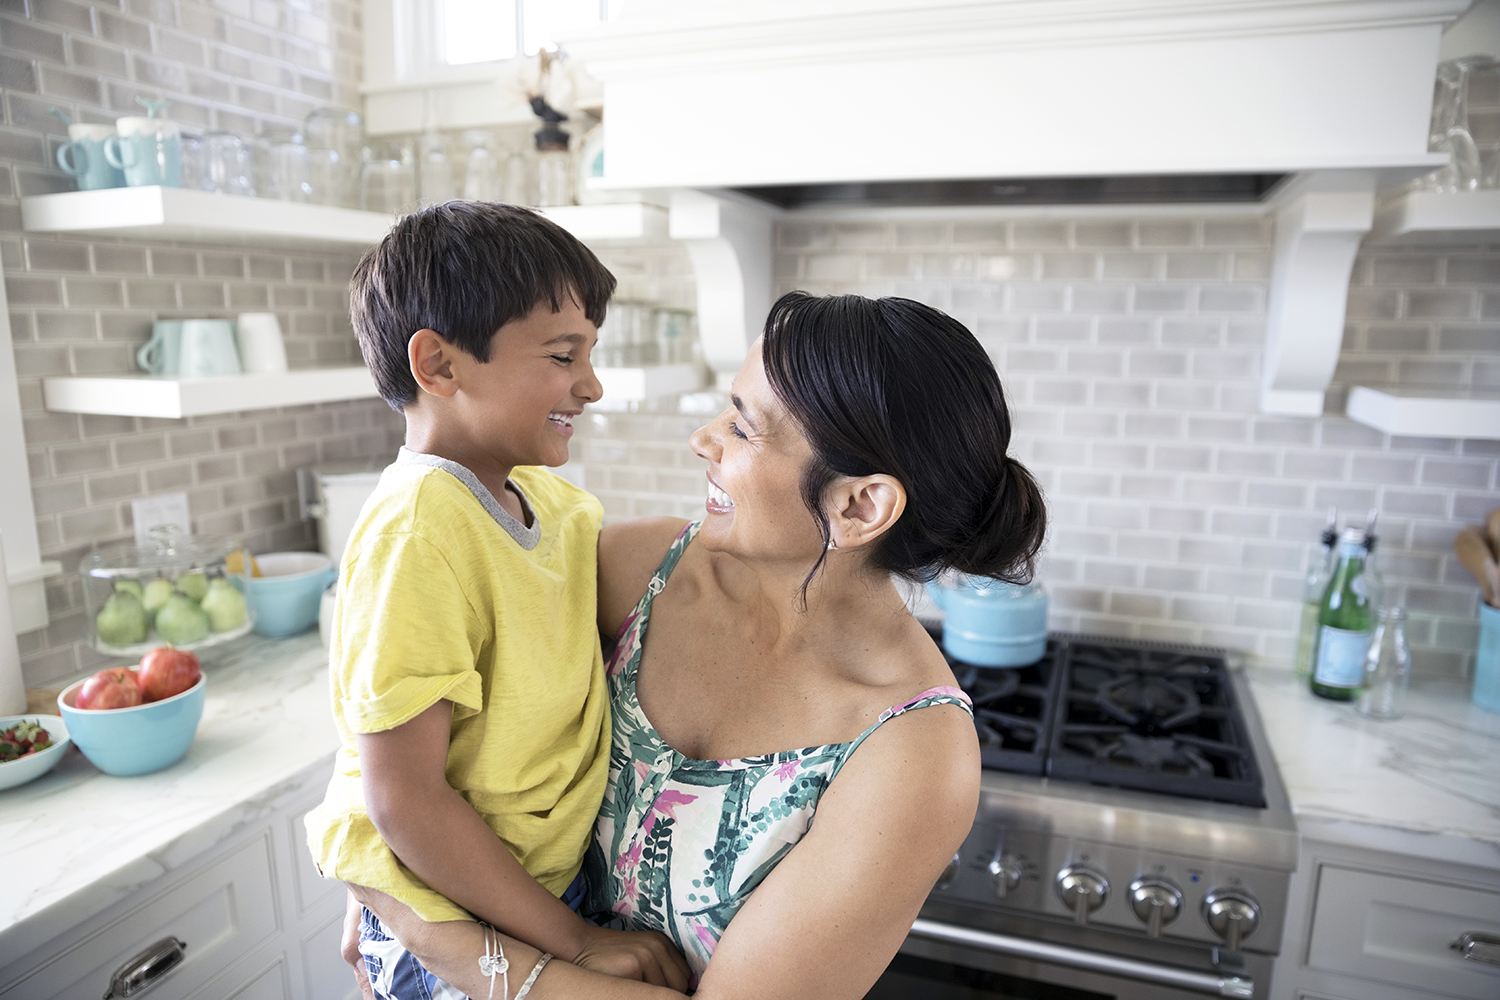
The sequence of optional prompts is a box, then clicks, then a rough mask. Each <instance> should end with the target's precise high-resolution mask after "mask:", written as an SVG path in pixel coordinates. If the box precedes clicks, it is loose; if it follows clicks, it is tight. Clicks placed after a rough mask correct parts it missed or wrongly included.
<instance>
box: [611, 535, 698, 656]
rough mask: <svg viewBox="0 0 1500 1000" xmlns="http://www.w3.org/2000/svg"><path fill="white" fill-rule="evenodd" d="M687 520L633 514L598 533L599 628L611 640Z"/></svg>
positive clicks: (643, 591) (617, 632)
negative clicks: (626, 519) (631, 516)
mask: <svg viewBox="0 0 1500 1000" xmlns="http://www.w3.org/2000/svg"><path fill="white" fill-rule="evenodd" d="M686 525H687V522H686V521H684V520H683V519H682V518H680V517H633V518H631V519H630V520H628V521H619V522H617V523H615V524H611V525H609V526H607V527H605V528H603V529H601V530H600V532H599V631H600V632H601V633H603V634H604V636H605V637H607V638H610V639H613V638H614V637H615V636H616V635H618V634H619V632H620V625H621V624H622V623H624V621H625V616H626V615H628V614H630V612H631V611H633V610H634V609H635V606H636V604H637V603H638V602H639V601H640V599H641V595H642V594H644V593H645V592H646V584H648V583H650V582H651V574H653V573H655V572H656V568H657V567H658V566H660V565H661V560H662V556H665V555H666V554H667V549H669V548H671V547H672V540H673V539H674V538H676V537H677V536H678V534H680V533H681V532H682V529H683V527H684V526H686Z"/></svg>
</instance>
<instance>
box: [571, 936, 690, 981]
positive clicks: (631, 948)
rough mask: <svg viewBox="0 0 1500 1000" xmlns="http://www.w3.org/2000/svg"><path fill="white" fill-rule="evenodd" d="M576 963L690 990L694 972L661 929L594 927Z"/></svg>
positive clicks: (598, 970) (627, 977)
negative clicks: (691, 972)
mask: <svg viewBox="0 0 1500 1000" xmlns="http://www.w3.org/2000/svg"><path fill="white" fill-rule="evenodd" d="M573 964H574V965H578V966H581V967H583V968H585V969H591V970H593V971H594V972H602V973H605V974H606V975H610V976H619V977H620V978H621V979H638V980H640V981H641V982H645V983H650V984H651V985H652V986H665V987H667V988H668V989H673V990H676V991H677V992H678V993H683V992H686V990H687V987H688V977H689V975H690V972H689V969H688V964H687V960H686V959H684V958H683V957H682V952H680V951H678V950H677V946H676V945H674V944H672V942H671V941H670V940H669V939H668V938H667V936H666V935H665V934H662V933H660V932H658V931H612V930H606V929H605V928H603V927H590V928H589V931H588V935H587V937H586V938H585V943H584V946H583V948H582V949H580V950H579V952H578V957H577V958H575V959H574V960H573Z"/></svg>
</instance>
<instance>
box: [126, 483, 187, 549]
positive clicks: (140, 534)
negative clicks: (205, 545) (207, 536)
mask: <svg viewBox="0 0 1500 1000" xmlns="http://www.w3.org/2000/svg"><path fill="white" fill-rule="evenodd" d="M130 516H131V517H132V519H134V521H135V544H137V545H139V546H140V547H142V548H145V547H146V546H148V545H150V544H151V529H152V528H155V527H159V526H161V525H164V524H166V525H172V526H173V527H175V528H177V529H179V530H180V531H181V532H182V537H183V538H187V537H188V536H189V535H191V534H192V533H193V522H192V518H191V517H190V516H189V514H188V501H187V494H186V493H158V494H157V495H156V496H154V497H141V498H140V499H139V500H132V501H130Z"/></svg>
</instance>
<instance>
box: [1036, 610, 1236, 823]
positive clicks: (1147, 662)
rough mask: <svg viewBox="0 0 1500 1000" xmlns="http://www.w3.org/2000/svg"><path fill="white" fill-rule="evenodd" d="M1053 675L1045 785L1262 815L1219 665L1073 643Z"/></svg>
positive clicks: (1166, 652) (1147, 650)
mask: <svg viewBox="0 0 1500 1000" xmlns="http://www.w3.org/2000/svg"><path fill="white" fill-rule="evenodd" d="M1059 669H1060V672H1061V674H1062V676H1063V679H1062V681H1061V683H1060V684H1059V688H1060V692H1059V696H1058V698H1057V705H1056V715H1055V716H1054V718H1053V725H1052V732H1051V744H1050V746H1049V753H1048V761H1047V773H1048V775H1049V776H1050V777H1053V778H1058V779H1067V780H1075V781H1087V782H1090V783H1092V784H1098V785H1107V786H1111V787H1116V788H1132V789H1138V790H1140V791H1148V792H1161V793H1165V794H1168V795H1183V796H1187V797H1190V798H1197V799H1210V800H1215V801H1222V802H1232V803H1235V804H1238V805H1249V806H1256V807H1263V806H1264V805H1265V796H1264V792H1263V791H1262V788H1261V780H1260V772H1259V770H1258V768H1257V767H1256V763H1255V757H1254V754H1253V753H1252V752H1251V749H1250V740H1249V734H1248V732H1247V731H1246V729H1245V724H1244V722H1243V720H1242V719H1241V718H1240V715H1239V709H1238V706H1237V705H1236V704H1235V701H1234V691H1233V687H1232V685H1231V684H1230V683H1229V676H1228V666H1227V665H1226V664H1225V663H1224V660H1223V658H1222V656H1216V655H1213V654H1212V653H1211V652H1210V651H1206V650H1204V651H1199V650H1188V649H1172V648H1170V647H1152V646H1149V645H1147V644H1139V643H1130V642H1115V641H1114V640H1108V641H1105V640H1089V639H1085V638H1083V637H1077V638H1072V639H1071V641H1070V642H1068V643H1067V645H1066V646H1065V648H1064V650H1063V662H1062V663H1061V665H1060V668H1059Z"/></svg>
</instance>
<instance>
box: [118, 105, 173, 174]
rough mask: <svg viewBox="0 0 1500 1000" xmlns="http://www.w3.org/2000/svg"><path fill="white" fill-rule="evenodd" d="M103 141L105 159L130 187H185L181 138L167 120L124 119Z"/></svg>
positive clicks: (171, 122)
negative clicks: (116, 169)
mask: <svg viewBox="0 0 1500 1000" xmlns="http://www.w3.org/2000/svg"><path fill="white" fill-rule="evenodd" d="M115 131H116V132H117V133H118V134H116V135H112V136H110V137H109V138H108V139H105V140H104V158H105V159H106V160H108V161H109V164H110V166H112V167H117V168H119V169H120V170H123V171H124V172H125V183H126V184H127V185H128V186H130V187H150V186H152V185H161V186H162V187H182V135H181V129H180V128H179V127H178V125H177V123H176V122H173V121H168V120H166V119H165V118H121V119H119V120H118V121H116V122H115Z"/></svg>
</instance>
